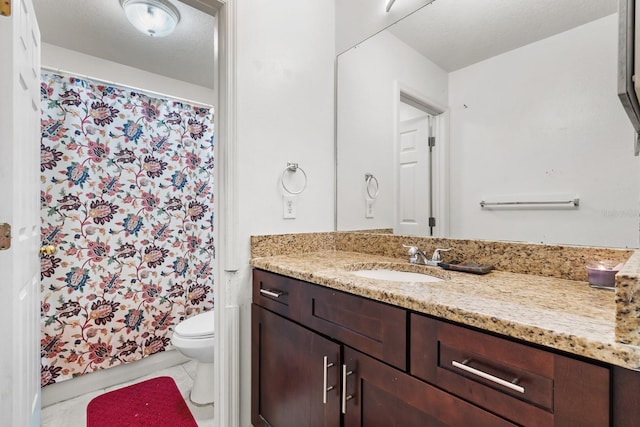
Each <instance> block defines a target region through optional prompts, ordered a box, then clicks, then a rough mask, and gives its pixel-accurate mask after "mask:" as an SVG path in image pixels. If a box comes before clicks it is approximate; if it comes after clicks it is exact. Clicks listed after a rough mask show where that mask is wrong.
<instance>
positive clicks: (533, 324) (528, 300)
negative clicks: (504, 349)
mask: <svg viewBox="0 0 640 427" xmlns="http://www.w3.org/2000/svg"><path fill="white" fill-rule="evenodd" d="M251 265H252V266H254V267H256V268H260V269H263V270H267V271H271V272H274V273H279V274H282V275H285V276H290V277H293V278H297V279H301V280H304V281H308V282H311V283H315V284H318V285H323V286H326V287H329V288H333V289H337V290H341V291H345V292H349V293H351V294H355V295H360V296H363V297H367V298H371V299H374V300H377V301H382V302H386V303H389V304H393V305H396V306H399V307H404V308H407V309H409V310H413V311H416V312H420V313H426V314H429V315H433V316H436V317H440V318H443V319H447V320H451V321H454V322H458V323H461V324H465V325H469V326H474V327H478V328H481V329H484V330H487V331H492V332H496V333H499V334H502V335H506V336H509V337H513V338H517V339H521V340H524V341H527V342H530V343H535V344H540V345H543V346H546V347H550V348H554V349H558V350H562V351H566V352H569V353H572V354H576V355H580V356H584V357H588V358H591V359H595V360H599V361H602V362H606V363H610V364H613V365H617V366H622V367H625V368H632V369H638V368H640V347H636V346H632V345H626V344H621V343H619V342H616V337H615V330H616V301H615V294H614V292H611V291H609V290H602V289H594V288H592V287H590V286H589V285H588V283H586V282H582V281H576V280H565V279H559V278H554V277H544V276H534V275H530V274H518V273H510V272H505V271H492V272H491V273H489V274H486V275H473V274H467V273H459V272H455V271H445V270H443V269H441V268H439V267H427V266H413V265H411V264H409V263H408V262H407V260H406V259H400V258H392V257H386V256H380V255H370V254H363V253H358V252H347V251H336V250H327V251H318V252H308V253H303V254H289V255H276V256H267V257H256V258H253V259H252V260H251ZM385 266H390V267H393V268H394V269H402V270H405V271H415V272H422V273H427V274H431V275H433V276H436V277H440V278H442V279H445V281H443V282H434V283H409V282H391V281H383V280H375V279H366V278H362V277H358V276H355V275H353V274H351V273H350V272H349V271H354V270H358V269H368V268H372V267H373V268H384V267H385Z"/></svg>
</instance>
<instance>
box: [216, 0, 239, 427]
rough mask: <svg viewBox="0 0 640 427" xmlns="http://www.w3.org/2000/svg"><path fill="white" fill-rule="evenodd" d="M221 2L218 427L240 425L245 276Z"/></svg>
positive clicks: (228, 12) (233, 90) (228, 36)
mask: <svg viewBox="0 0 640 427" xmlns="http://www.w3.org/2000/svg"><path fill="white" fill-rule="evenodd" d="M213 2H214V3H215V5H216V6H217V9H218V12H217V24H218V31H217V37H218V40H217V43H216V46H217V49H218V52H217V55H216V58H217V59H218V60H217V64H216V66H215V71H216V72H217V75H218V78H217V80H216V81H217V82H218V88H217V89H218V90H217V94H218V100H217V114H216V118H215V122H214V123H215V125H216V128H217V129H218V132H217V133H218V138H217V139H218V141H219V142H218V143H217V144H216V146H215V147H216V148H215V149H216V150H217V152H216V160H217V164H216V174H215V179H216V182H217V183H218V184H217V188H218V195H217V196H216V199H215V205H214V206H215V207H214V209H215V210H216V212H217V213H218V214H217V215H216V217H217V225H216V229H215V240H216V248H217V251H216V253H217V255H216V260H215V263H214V264H215V286H214V287H213V289H214V291H213V294H214V301H215V313H214V321H215V329H216V333H215V356H214V357H215V361H216V362H215V368H214V369H215V377H214V378H213V379H212V380H213V381H214V402H215V416H214V426H215V427H227V426H228V427H239V425H240V303H239V301H240V298H239V289H240V287H241V286H240V285H241V284H240V280H239V276H240V275H239V274H238V270H239V264H238V263H239V261H238V227H237V219H236V218H238V215H237V213H238V198H237V194H238V192H237V190H238V188H239V185H238V181H239V179H238V163H237V161H238V151H237V146H238V144H237V104H236V102H237V95H236V94H237V72H236V63H237V51H236V45H237V39H238V36H237V28H238V26H237V1H236V0H226V1H222V0H213Z"/></svg>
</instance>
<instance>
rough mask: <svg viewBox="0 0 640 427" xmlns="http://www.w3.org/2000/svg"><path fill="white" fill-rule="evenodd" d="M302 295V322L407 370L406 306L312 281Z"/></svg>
mask: <svg viewBox="0 0 640 427" xmlns="http://www.w3.org/2000/svg"><path fill="white" fill-rule="evenodd" d="M302 299H303V304H302V313H301V320H300V322H301V323H302V324H304V325H306V326H308V327H310V328H311V329H313V330H316V331H319V332H321V333H323V334H325V335H327V336H329V337H331V338H333V339H335V340H337V341H340V342H342V343H344V344H346V345H348V346H351V347H353V348H355V349H357V350H360V351H362V352H364V353H367V354H369V355H371V356H373V357H375V358H377V359H379V360H382V361H384V362H387V363H389V364H390V365H393V366H395V367H397V368H399V369H402V370H406V366H407V312H406V311H405V310H404V309H401V308H398V307H393V306H390V305H387V304H384V303H380V302H376V301H372V300H369V299H366V298H362V297H359V296H355V295H350V294H347V293H344V292H340V291H336V290H333V289H329V288H323V287H321V286H316V285H311V284H308V287H305V289H304V293H303V296H302Z"/></svg>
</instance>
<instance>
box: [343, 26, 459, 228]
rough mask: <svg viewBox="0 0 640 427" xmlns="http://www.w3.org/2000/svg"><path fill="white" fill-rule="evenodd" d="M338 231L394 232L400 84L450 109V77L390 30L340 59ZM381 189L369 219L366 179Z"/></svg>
mask: <svg viewBox="0 0 640 427" xmlns="http://www.w3.org/2000/svg"><path fill="white" fill-rule="evenodd" d="M337 79H338V80H337V84H338V99H337V103H338V106H337V108H338V114H339V120H338V123H337V135H338V141H340V143H339V144H338V183H339V185H338V208H339V211H338V212H339V215H338V230H362V229H376V228H393V227H394V216H395V209H396V206H395V203H396V200H395V197H394V193H395V191H396V189H395V181H396V178H395V172H394V160H393V159H394V158H395V157H396V153H395V148H394V138H395V134H396V126H397V122H398V114H399V112H398V111H397V110H396V105H397V99H399V92H398V90H399V87H400V86H399V85H402V86H403V87H406V88H410V89H412V90H413V91H414V92H417V93H420V94H422V95H423V97H425V98H427V99H428V100H430V101H432V103H436V104H438V105H442V106H446V105H447V104H448V90H447V87H448V74H447V73H446V72H445V71H444V70H442V69H441V68H439V67H438V66H437V65H435V64H434V63H433V62H431V61H429V60H428V59H427V58H425V57H424V56H422V55H420V54H419V53H418V52H417V51H415V50H414V49H412V48H411V47H409V46H408V45H406V44H405V43H403V42H402V41H400V40H399V39H398V38H396V37H395V36H394V35H393V34H391V33H390V32H388V31H383V32H381V33H379V34H377V35H375V36H374V37H372V38H370V39H368V40H367V41H366V42H364V43H362V44H360V45H359V46H358V47H357V48H355V49H352V50H350V51H348V52H346V53H344V54H342V55H340V56H339V57H338V77H337ZM367 172H370V173H373V174H374V175H375V177H376V178H377V179H378V182H379V184H380V186H379V189H380V191H379V195H378V197H377V199H376V200H375V202H374V209H375V215H374V217H373V218H365V196H366V193H365V181H364V174H365V173H367Z"/></svg>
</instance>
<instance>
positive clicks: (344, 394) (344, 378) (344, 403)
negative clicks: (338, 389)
mask: <svg viewBox="0 0 640 427" xmlns="http://www.w3.org/2000/svg"><path fill="white" fill-rule="evenodd" d="M351 374H353V371H347V365H342V413H343V414H346V413H347V401H348V400H351V399H353V395H352V394H349V395H348V394H347V377H348V376H349V375H351Z"/></svg>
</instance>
